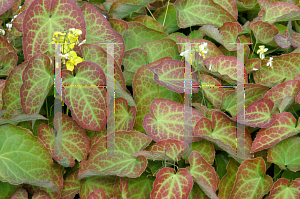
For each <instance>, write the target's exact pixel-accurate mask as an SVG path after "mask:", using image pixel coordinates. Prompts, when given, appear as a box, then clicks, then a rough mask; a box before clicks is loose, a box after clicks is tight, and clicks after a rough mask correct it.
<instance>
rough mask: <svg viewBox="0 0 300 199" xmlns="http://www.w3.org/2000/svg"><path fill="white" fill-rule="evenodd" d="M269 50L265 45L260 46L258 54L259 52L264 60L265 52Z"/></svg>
mask: <svg viewBox="0 0 300 199" xmlns="http://www.w3.org/2000/svg"><path fill="white" fill-rule="evenodd" d="M267 51H268V49H267V48H265V46H259V50H257V54H258V53H259V58H260V59H261V60H263V59H264V58H265V54H264V53H265V52H267Z"/></svg>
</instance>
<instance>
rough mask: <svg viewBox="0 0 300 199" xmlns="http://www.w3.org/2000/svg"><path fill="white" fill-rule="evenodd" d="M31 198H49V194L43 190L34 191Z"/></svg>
mask: <svg viewBox="0 0 300 199" xmlns="http://www.w3.org/2000/svg"><path fill="white" fill-rule="evenodd" d="M32 199H51V197H50V195H49V194H48V193H46V192H44V191H39V192H35V193H34V194H33V196H32Z"/></svg>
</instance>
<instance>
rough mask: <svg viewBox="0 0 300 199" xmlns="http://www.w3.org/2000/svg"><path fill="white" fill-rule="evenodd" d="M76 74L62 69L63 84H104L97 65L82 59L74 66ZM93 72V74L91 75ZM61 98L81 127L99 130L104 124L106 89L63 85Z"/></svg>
mask: <svg viewBox="0 0 300 199" xmlns="http://www.w3.org/2000/svg"><path fill="white" fill-rule="evenodd" d="M75 72H76V75H75V77H74V76H73V75H72V72H71V71H69V70H62V82H63V85H64V86H66V85H68V86H70V85H97V86H104V85H105V84H106V77H105V74H104V71H103V70H102V69H101V67H100V66H99V65H97V64H96V63H94V62H91V61H83V62H81V63H79V64H77V66H76V67H75ZM91 74H93V75H91ZM62 98H63V100H64V102H65V103H66V104H67V106H68V108H70V110H71V112H72V117H73V119H74V120H75V121H76V122H77V123H78V124H79V125H80V126H82V127H83V128H86V129H90V130H95V131H100V130H102V129H103V128H104V127H105V124H106V115H105V114H106V108H105V107H106V89H105V88H103V87H102V88H98V87H94V88H84V89H79V88H76V87H65V88H63V89H62Z"/></svg>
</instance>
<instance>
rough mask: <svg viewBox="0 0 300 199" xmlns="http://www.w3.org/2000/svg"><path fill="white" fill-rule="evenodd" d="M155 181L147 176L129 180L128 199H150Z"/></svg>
mask: <svg viewBox="0 0 300 199" xmlns="http://www.w3.org/2000/svg"><path fill="white" fill-rule="evenodd" d="M153 183H154V179H151V178H150V179H149V178H147V177H145V176H143V175H142V176H140V177H138V178H129V179H128V198H130V199H131V198H132V199H140V198H143V199H150V193H151V191H152V189H153Z"/></svg>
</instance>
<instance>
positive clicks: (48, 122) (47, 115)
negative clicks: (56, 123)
mask: <svg viewBox="0 0 300 199" xmlns="http://www.w3.org/2000/svg"><path fill="white" fill-rule="evenodd" d="M47 101H48V100H47V97H46V111H47V118H49V113H48V102H47ZM48 126H49V120H48Z"/></svg>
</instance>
